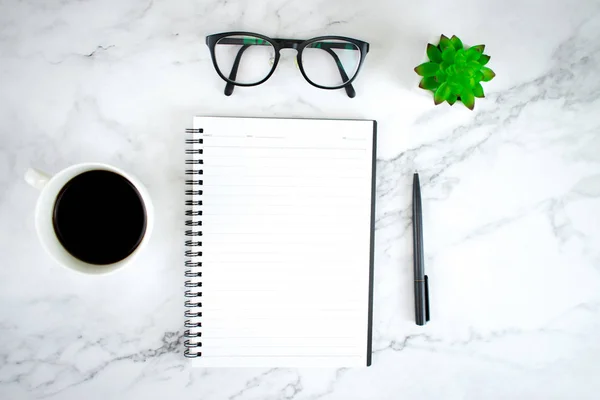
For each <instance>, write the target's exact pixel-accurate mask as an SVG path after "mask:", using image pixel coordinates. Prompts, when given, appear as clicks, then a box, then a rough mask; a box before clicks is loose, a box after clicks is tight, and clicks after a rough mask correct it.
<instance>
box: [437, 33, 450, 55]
mask: <svg viewBox="0 0 600 400" xmlns="http://www.w3.org/2000/svg"><path fill="white" fill-rule="evenodd" d="M438 46H439V48H440V50H441V51H442V52H443V51H444V50H446V49H447V48H448V47H452V48H454V46H452V42H451V41H450V39H448V38H447V37H446V36H444V35H441V36H440V44H439V45H438Z"/></svg>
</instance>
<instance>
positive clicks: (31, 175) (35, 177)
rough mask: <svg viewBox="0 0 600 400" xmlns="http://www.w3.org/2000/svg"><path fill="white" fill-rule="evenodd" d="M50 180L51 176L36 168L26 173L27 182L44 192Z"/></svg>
mask: <svg viewBox="0 0 600 400" xmlns="http://www.w3.org/2000/svg"><path fill="white" fill-rule="evenodd" d="M49 180H50V175H48V174H45V173H43V172H42V171H39V170H37V169H35V168H29V169H28V170H27V172H25V182H27V183H29V184H30V185H31V186H33V187H34V188H36V189H38V190H42V189H43V188H44V186H46V183H48V181H49Z"/></svg>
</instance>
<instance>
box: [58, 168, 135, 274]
mask: <svg viewBox="0 0 600 400" xmlns="http://www.w3.org/2000/svg"><path fill="white" fill-rule="evenodd" d="M52 223H53V224H54V231H55V232H56V236H57V237H58V240H59V241H60V243H61V244H62V245H63V246H64V248H65V249H66V250H67V251H68V252H69V253H71V255H72V256H73V257H76V258H78V259H80V260H81V261H84V262H86V263H90V264H97V265H106V264H112V263H115V262H117V261H121V260H123V259H124V258H126V257H127V256H129V255H130V254H131V253H133V251H134V250H135V249H136V248H137V247H138V245H139V244H140V242H141V241H142V238H143V237H144V233H145V232H146V209H145V208H144V203H143V201H142V198H141V196H140V193H139V192H138V191H137V189H136V188H135V187H134V186H133V185H132V184H131V182H129V181H128V180H127V179H126V178H124V177H123V176H121V175H119V174H116V173H114V172H110V171H103V170H95V171H88V172H84V173H82V174H80V175H77V176H76V177H74V178H73V179H71V180H70V181H69V182H67V184H66V185H65V186H64V187H63V188H62V189H61V191H60V193H59V194H58V197H57V198H56V203H54V215H53V218H52Z"/></svg>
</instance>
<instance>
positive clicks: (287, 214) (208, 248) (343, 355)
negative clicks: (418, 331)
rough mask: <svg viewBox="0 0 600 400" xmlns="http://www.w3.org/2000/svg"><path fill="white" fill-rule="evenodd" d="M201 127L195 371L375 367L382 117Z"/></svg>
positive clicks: (237, 121)
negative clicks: (375, 219) (372, 321)
mask: <svg viewBox="0 0 600 400" xmlns="http://www.w3.org/2000/svg"><path fill="white" fill-rule="evenodd" d="M194 128H196V129H199V128H201V129H202V130H203V132H202V133H200V134H195V137H196V138H202V139H203V143H202V144H197V145H194V146H195V147H194V148H196V149H201V150H202V154H197V155H194V156H193V158H194V159H196V160H203V164H202V165H197V166H196V167H199V168H202V170H203V175H201V178H200V179H202V181H203V184H202V186H201V187H200V186H199V187H197V188H194V190H200V189H201V190H202V194H201V195H197V196H193V199H194V200H201V201H202V206H194V208H193V209H194V210H196V211H199V210H201V211H202V213H203V215H202V216H198V217H193V221H197V222H201V223H202V226H197V227H194V228H195V229H197V230H201V231H202V236H201V237H200V239H201V241H202V246H201V247H197V248H193V250H195V251H202V256H200V257H194V258H193V261H198V262H202V267H201V268H200V270H201V271H202V277H201V278H193V279H192V281H194V280H197V281H201V282H202V287H201V290H202V297H201V302H202V308H201V309H198V310H197V311H202V317H199V318H194V319H192V320H193V321H200V322H201V323H202V327H201V328H194V330H196V331H200V332H202V337H201V341H202V347H201V351H202V356H201V357H199V358H195V359H193V363H194V366H261V367H263V366H365V365H366V359H367V342H368V311H369V273H370V264H369V258H370V237H371V228H370V227H371V200H372V199H371V179H372V178H371V177H372V168H373V160H372V157H373V135H374V133H373V121H333V120H293V119H289V120H282V119H251V118H205V117H197V118H195V119H194Z"/></svg>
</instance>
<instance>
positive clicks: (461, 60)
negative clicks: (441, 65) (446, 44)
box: [454, 49, 479, 68]
mask: <svg viewBox="0 0 600 400" xmlns="http://www.w3.org/2000/svg"><path fill="white" fill-rule="evenodd" d="M454 62H455V63H457V64H458V65H464V64H466V63H467V56H466V54H465V50H464V49H460V50H456V55H455V56H454ZM478 68H479V67H478Z"/></svg>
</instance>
